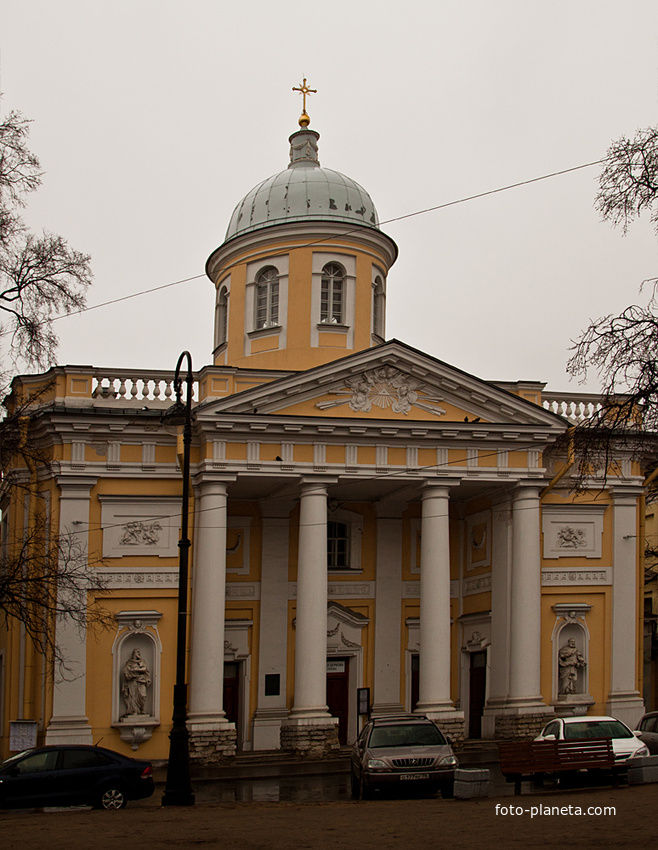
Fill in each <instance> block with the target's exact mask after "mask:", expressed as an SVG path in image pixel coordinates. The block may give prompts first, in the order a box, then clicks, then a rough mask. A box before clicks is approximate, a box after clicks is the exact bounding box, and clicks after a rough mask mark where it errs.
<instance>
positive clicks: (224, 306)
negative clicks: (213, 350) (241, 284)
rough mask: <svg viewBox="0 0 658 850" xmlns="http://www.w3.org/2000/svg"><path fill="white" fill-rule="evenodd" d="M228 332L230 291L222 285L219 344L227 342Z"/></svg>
mask: <svg viewBox="0 0 658 850" xmlns="http://www.w3.org/2000/svg"><path fill="white" fill-rule="evenodd" d="M227 333H228V292H227V290H226V287H225V286H224V287H222V289H221V290H220V292H219V298H218V299H217V345H223V344H224V343H225V342H226V339H227Z"/></svg>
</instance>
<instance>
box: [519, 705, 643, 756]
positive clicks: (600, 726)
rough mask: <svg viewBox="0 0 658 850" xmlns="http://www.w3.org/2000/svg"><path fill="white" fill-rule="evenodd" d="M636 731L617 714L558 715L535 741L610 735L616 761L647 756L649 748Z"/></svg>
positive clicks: (608, 736) (607, 736)
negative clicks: (614, 715)
mask: <svg viewBox="0 0 658 850" xmlns="http://www.w3.org/2000/svg"><path fill="white" fill-rule="evenodd" d="M638 735H639V733H638V732H633V731H631V729H629V728H628V726H627V725H626V724H625V723H622V722H621V720H617V719H616V718H615V717H587V716H585V717H556V718H555V720H551V722H550V723H547V724H546V726H544V728H543V729H542V730H541V734H540V735H538V736H537V737H536V738H535V741H564V740H569V741H574V740H578V739H584V738H611V739H612V749H613V750H614V752H615V762H622V761H626V760H627V759H629V758H639V757H641V756H648V755H649V750H648V748H647V746H646V745H645V744H643V743H642V741H639V740H638V737H637V736H638Z"/></svg>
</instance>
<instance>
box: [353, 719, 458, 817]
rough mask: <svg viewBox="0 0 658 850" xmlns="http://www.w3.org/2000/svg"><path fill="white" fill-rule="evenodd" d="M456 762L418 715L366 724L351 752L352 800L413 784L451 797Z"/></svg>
mask: <svg viewBox="0 0 658 850" xmlns="http://www.w3.org/2000/svg"><path fill="white" fill-rule="evenodd" d="M457 765H458V761H457V759H456V757H455V754H454V753H453V751H452V748H451V747H450V744H449V743H448V741H447V740H446V738H445V736H444V735H443V733H442V732H441V731H440V729H439V728H438V727H437V726H436V725H435V724H434V723H433V722H432V721H431V720H428V718H427V717H424V716H423V715H420V714H407V715H403V716H399V715H396V716H384V717H376V718H373V719H372V720H369V721H368V723H366V725H365V726H364V727H363V729H362V730H361V734H360V735H359V737H358V738H357V740H356V743H355V744H354V747H353V748H352V763H351V777H352V796H353V797H354V798H355V799H357V800H363V799H367V798H368V797H371V796H372V792H373V791H374V789H375V788H386V787H389V788H390V787H392V786H394V785H400V786H401V785H410V784H412V783H417V784H418V785H422V786H425V787H431V788H434V789H440V790H441V796H442V797H452V796H453V794H454V783H455V768H456V767H457Z"/></svg>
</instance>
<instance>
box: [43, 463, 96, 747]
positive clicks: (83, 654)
mask: <svg viewBox="0 0 658 850" xmlns="http://www.w3.org/2000/svg"><path fill="white" fill-rule="evenodd" d="M96 481H97V479H96V478H64V477H62V478H58V480H57V483H58V484H59V488H60V500H59V533H60V535H67V534H72V535H74V539H75V541H76V543H77V544H78V545H79V547H80V550H81V553H82V554H83V555H86V553H87V547H88V540H89V495H90V492H91V489H92V487H93V486H94V485H95V484H96ZM83 592H84V591H83ZM64 604H66V602H65V601H64ZM55 640H56V642H57V646H58V647H59V650H60V652H61V653H62V655H63V657H64V658H65V659H66V661H65V663H64V664H62V665H59V666H58V667H56V669H55V681H54V688H53V713H52V717H51V719H50V723H49V724H48V728H47V729H46V740H45V743H46V744H91V743H93V741H92V730H91V726H90V725H89V720H88V718H87V700H86V691H87V675H86V674H87V633H86V631H85V630H84V629H79V628H78V626H77V625H76V624H75V623H72V622H70V621H68V620H66V619H58V620H57V623H56V627H55Z"/></svg>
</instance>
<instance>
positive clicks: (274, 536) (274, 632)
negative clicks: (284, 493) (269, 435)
mask: <svg viewBox="0 0 658 850" xmlns="http://www.w3.org/2000/svg"><path fill="white" fill-rule="evenodd" d="M292 507H293V505H292V503H290V502H287V501H286V502H279V501H275V502H270V501H263V502H261V516H262V519H263V558H262V569H261V580H260V590H261V593H260V642H259V650H258V707H257V708H256V712H255V714H254V726H253V733H254V738H253V746H254V750H278V749H279V747H280V746H281V723H282V722H283V721H284V720H286V719H287V717H288V709H287V708H286V664H287V647H288V618H287V613H288V552H289V545H288V539H289V534H290V513H291V510H292ZM267 675H270V676H278V677H279V678H278V683H279V692H278V693H275V694H270V695H268V694H266V693H265V676H267Z"/></svg>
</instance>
